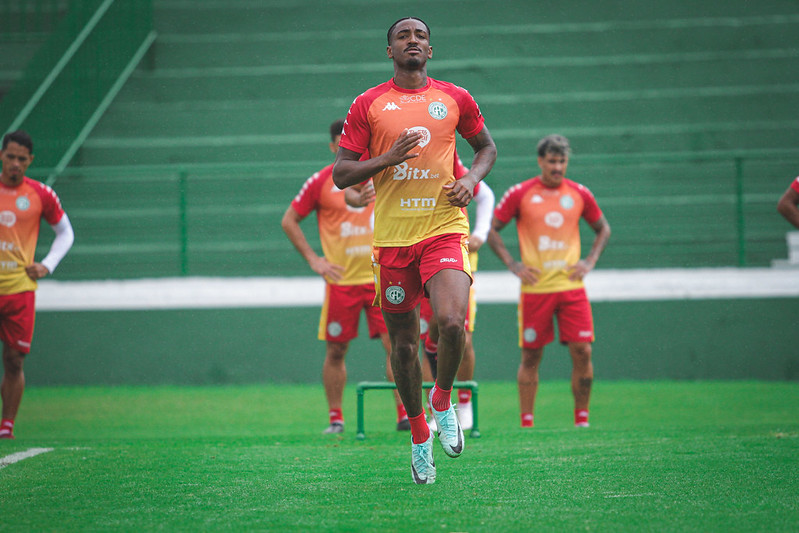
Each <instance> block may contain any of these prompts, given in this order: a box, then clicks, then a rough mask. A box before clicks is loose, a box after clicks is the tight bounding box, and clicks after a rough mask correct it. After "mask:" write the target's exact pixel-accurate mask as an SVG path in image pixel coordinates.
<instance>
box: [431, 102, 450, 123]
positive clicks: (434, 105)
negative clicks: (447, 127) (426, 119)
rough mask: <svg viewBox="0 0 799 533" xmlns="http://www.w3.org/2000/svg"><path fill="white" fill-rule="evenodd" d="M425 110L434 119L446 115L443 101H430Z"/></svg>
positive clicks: (442, 118) (440, 118) (439, 118)
mask: <svg viewBox="0 0 799 533" xmlns="http://www.w3.org/2000/svg"><path fill="white" fill-rule="evenodd" d="M427 112H428V113H429V114H430V116H431V117H433V118H434V119H436V120H444V119H445V118H446V117H447V113H448V111H447V106H446V105H444V103H443V102H431V103H430V105H429V106H427Z"/></svg>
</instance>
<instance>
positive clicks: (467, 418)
mask: <svg viewBox="0 0 799 533" xmlns="http://www.w3.org/2000/svg"><path fill="white" fill-rule="evenodd" d="M467 171H468V169H467V168H466V167H465V166H464V165H463V162H462V161H461V160H460V158H459V157H456V158H455V179H459V178H460V177H461V176H463V175H464V174H466V172H467ZM474 202H475V205H476V210H475V218H474V224H472V232H471V234H470V235H469V243H468V244H469V264H470V268H471V271H472V273H474V272H476V271H477V259H478V255H477V251H478V250H479V249H480V247H481V246H482V245H483V243H484V242H486V239H488V232H489V230H490V229H491V217H492V215H493V210H494V191H492V190H491V187H489V186H488V184H487V183H486V182H484V181H482V182H480V183H478V184H477V185H476V186H475V187H474ZM476 314H477V300H476V297H475V286H474V284H472V286H471V288H470V291H469V311H468V313H467V315H466V324H465V327H466V342H465V345H464V350H463V359H462V360H461V365H460V367H459V368H458V373H457V375H456V377H457V379H458V380H459V381H468V380H471V379H473V378H474V368H475V363H476V357H475V353H474V343H473V339H472V337H473V335H474V328H475V317H476ZM419 319H420V322H421V342H422V344H423V352H424V355H425V357H424V359H422V377H423V379H424V380H425V381H433V380H435V378H436V360H437V358H438V324H436V322H435V320H434V319H433V310H432V309H431V308H430V301H429V300H428V299H427V298H423V299H422V302H421V304H420V307H419ZM471 397H472V391H471V390H470V389H458V408H457V413H458V420H460V423H461V427H462V428H463V429H464V430H468V429H472V427H473V424H474V422H473V413H472V401H471ZM428 408H429V406H428ZM428 422H429V424H430V428H431V429H432V430H435V429H436V425H435V424H436V422H435V417H431V418H430V419H429V421H428Z"/></svg>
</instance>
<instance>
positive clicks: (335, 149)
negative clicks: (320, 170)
mask: <svg viewBox="0 0 799 533" xmlns="http://www.w3.org/2000/svg"><path fill="white" fill-rule="evenodd" d="M340 141H341V135H336V138H335V139H333V140H332V141H331V142H330V151H331V152H333V153H334V154H337V153H338V143H339V142H340Z"/></svg>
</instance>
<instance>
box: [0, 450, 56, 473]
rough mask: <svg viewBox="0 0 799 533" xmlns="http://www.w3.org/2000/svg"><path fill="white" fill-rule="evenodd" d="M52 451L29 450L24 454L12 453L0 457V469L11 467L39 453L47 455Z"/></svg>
mask: <svg viewBox="0 0 799 533" xmlns="http://www.w3.org/2000/svg"><path fill="white" fill-rule="evenodd" d="M52 451H53V448H29V449H27V450H25V451H24V452H17V453H12V454H11V455H6V456H5V457H0V468H5V467H7V466H8V465H13V464H14V463H18V462H20V461H22V460H25V459H30V458H31V457H35V456H37V455H39V454H41V453H47V452H52Z"/></svg>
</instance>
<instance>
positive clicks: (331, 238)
mask: <svg viewBox="0 0 799 533" xmlns="http://www.w3.org/2000/svg"><path fill="white" fill-rule="evenodd" d="M291 206H292V207H293V208H294V210H295V211H296V212H297V213H298V214H299V215H300V216H301V217H306V216H308V215H309V214H310V213H311V211H314V210H315V211H316V222H317V227H318V228H319V238H320V240H321V242H322V251H323V252H324V255H325V258H326V259H327V260H328V261H329V262H330V263H333V264H335V265H340V266H343V267H344V275H343V276H342V278H341V280H339V281H338V282H336V283H335V285H363V284H366V283H374V274H373V273H372V260H371V256H372V237H373V235H374V232H373V216H372V215H373V211H374V204H369V205H368V206H366V207H350V206H348V205H347V203H346V202H345V201H344V191H343V190H341V189H339V188H338V187H336V184H335V183H333V165H328V166H326V167H325V168H323V169H322V170H320V171H319V172H317V173H316V174H314V175H313V176H311V177H310V178H308V179H307V180H306V181H305V184H304V185H303V186H302V189H300V192H299V194H297V196H296V198H294V200H293V201H292V202H291ZM328 282H329V283H332V282H331V281H330V280H328Z"/></svg>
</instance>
